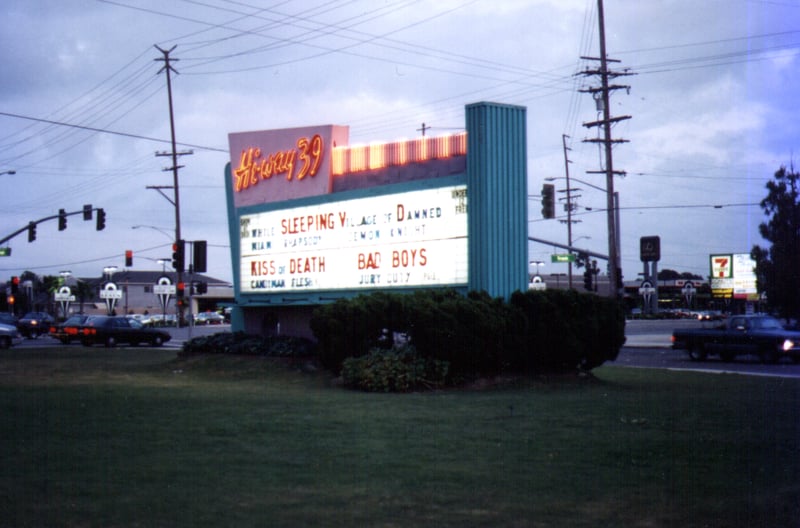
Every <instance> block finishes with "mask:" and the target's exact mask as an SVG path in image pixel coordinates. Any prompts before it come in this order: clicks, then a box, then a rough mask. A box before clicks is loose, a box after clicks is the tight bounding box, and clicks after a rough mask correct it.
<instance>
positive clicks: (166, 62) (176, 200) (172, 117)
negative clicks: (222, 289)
mask: <svg viewBox="0 0 800 528" xmlns="http://www.w3.org/2000/svg"><path fill="white" fill-rule="evenodd" d="M175 47H176V46H172V47H171V48H170V49H168V50H165V49H161V48H160V47H158V46H155V48H156V49H157V50H158V51H160V52H161V53H162V54H163V55H164V57H163V58H158V59H154V60H156V61H163V62H164V66H163V67H162V68H161V69H160V70H159V71H158V73H161V72H166V73H167V97H168V100H169V129H170V139H171V141H172V152H171V153H165V152H157V153H156V156H171V157H172V167H170V168H169V169H166V170H172V189H173V199H172V200H170V201H171V203H172V205H174V206H175V247H177V245H178V244H179V243H180V242H179V241H180V240H181V201H180V192H179V187H178V169H180V168H181V167H182V166H181V165H178V156H181V155H184V154H191V152H178V151H177V148H176V142H175V114H174V111H173V108H172V77H171V75H170V74H171V72H175V73H178V72H177V71H176V70H175V69H174V68H173V67H172V65H171V64H170V60H173V61H177V60H179V59H170V56H169V54H170V53H171V52H172V51H173V50H174V49H175ZM154 188H155V189H157V190H158V192H159V193H161V194H162V196H165V197H166V195H164V194H163V193H162V192H161V189H162V188H165V187H154ZM167 199H168V200H169V198H167ZM175 272H176V274H177V281H176V282H177V283H181V282H183V267H182V266H181V267H179V268H178V269H176V270H175ZM182 316H183V311H182V310H179V313H178V326H180V324H181V323H180V320H181V318H182Z"/></svg>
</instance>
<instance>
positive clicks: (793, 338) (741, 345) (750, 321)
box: [672, 315, 800, 363]
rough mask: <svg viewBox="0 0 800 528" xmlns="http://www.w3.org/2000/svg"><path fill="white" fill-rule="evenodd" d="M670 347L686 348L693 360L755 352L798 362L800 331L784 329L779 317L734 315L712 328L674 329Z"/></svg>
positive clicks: (771, 359) (764, 358)
mask: <svg viewBox="0 0 800 528" xmlns="http://www.w3.org/2000/svg"><path fill="white" fill-rule="evenodd" d="M672 348H673V349H676V350H686V352H687V353H688V354H689V357H690V358H691V359H692V360H694V361H702V360H704V359H706V358H707V357H708V356H710V355H719V357H720V358H721V359H722V360H723V361H732V360H733V359H734V358H735V357H736V356H743V355H757V356H759V357H761V361H763V362H764V363H775V362H777V361H778V360H779V359H781V358H782V357H789V358H791V359H792V360H793V361H794V362H800V332H793V331H790V330H785V329H784V328H783V325H781V323H780V321H778V320H777V319H776V318H774V317H771V316H768V315H735V316H732V317H729V318H728V320H727V322H726V323H725V324H723V325H721V326H715V327H713V328H693V329H676V330H674V331H673V332H672Z"/></svg>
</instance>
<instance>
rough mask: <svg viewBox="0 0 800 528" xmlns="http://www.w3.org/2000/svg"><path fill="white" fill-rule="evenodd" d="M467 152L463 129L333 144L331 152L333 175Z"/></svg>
mask: <svg viewBox="0 0 800 528" xmlns="http://www.w3.org/2000/svg"><path fill="white" fill-rule="evenodd" d="M466 154H467V133H466V132H461V133H459V134H452V135H446V136H436V137H421V138H417V139H410V140H403V141H396V142H394V143H374V144H371V145H369V146H368V147H367V146H364V145H352V146H347V147H335V148H334V149H333V154H332V156H333V157H332V159H333V161H332V169H331V170H332V171H333V175H334V176H342V175H344V174H351V173H354V172H362V171H365V170H378V169H383V168H386V167H391V166H399V165H406V164H408V163H419V162H424V161H429V160H433V159H445V158H452V157H455V156H465V155H466Z"/></svg>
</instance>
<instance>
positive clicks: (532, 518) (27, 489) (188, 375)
mask: <svg viewBox="0 0 800 528" xmlns="http://www.w3.org/2000/svg"><path fill="white" fill-rule="evenodd" d="M594 374H595V376H594V377H593V378H591V377H590V378H582V379H537V380H525V381H519V380H517V381H509V382H507V383H504V384H502V385H501V386H493V387H490V388H485V387H484V388H469V389H461V390H451V391H442V392H430V393H416V394H366V393H359V392H351V391H348V390H345V389H342V388H338V387H336V386H335V385H333V384H332V383H331V382H330V379H329V378H328V377H327V376H326V375H325V374H324V373H313V374H304V373H300V372H297V371H294V370H292V369H290V368H288V367H286V366H281V365H278V364H275V363H272V362H270V361H267V360H263V359H256V358H232V357H205V358H194V359H190V360H178V359H176V358H175V352H174V351H169V350H164V349H160V350H148V349H115V350H107V349H98V348H95V349H85V348H82V347H64V348H61V349H48V350H45V349H12V350H10V351H4V352H3V355H2V357H0V427H1V429H0V457H2V462H1V463H0V526H2V527H6V526H8V527H18V526H19V527H21V526H37V527H38V526H81V527H83V526H102V527H115V526H146V527H154V526H170V527H183V526H186V527H198V526H236V527H241V526H254V527H255V526H258V527H263V526H281V527H283V526H348V527H349V526H398V527H401V526H402V527H406V526H437V527H447V526H454V527H456V526H457V527H464V526H487V527H488V526H491V527H499V526H503V527H505V526H534V527H546V526H553V527H593V528H594V527H602V526H608V527H621V526H625V527H637V526H641V527H661V526H674V527H681V528H685V527H695V526H696V527H705V526H712V527H717V526H719V527H722V526H747V527H762V526H763V527H780V526H787V527H788V526H797V523H798V520H799V519H800V506H799V505H800V447H799V445H800V420H798V413H797V409H798V404H800V382H798V381H796V380H786V379H775V378H755V377H752V378H751V377H743V376H734V375H712V374H700V373H697V374H693V373H687V372H667V371H651V370H636V369H624V368H618V367H603V368H599V369H597V370H596V371H595V372H594Z"/></svg>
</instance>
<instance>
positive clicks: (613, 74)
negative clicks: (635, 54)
mask: <svg viewBox="0 0 800 528" xmlns="http://www.w3.org/2000/svg"><path fill="white" fill-rule="evenodd" d="M597 19H598V24H599V33H600V57H581V58H582V59H586V60H594V61H599V62H600V68H599V69H597V70H589V69H587V70H586V71H584V72H582V73H583V74H584V75H597V76H599V77H600V86H599V87H591V88H587V89H585V90H580V91H581V92H584V93H591V94H592V97H593V98H594V100H595V102H596V103H597V105H598V107H599V106H601V105H602V112H603V118H602V119H600V120H597V121H591V122H588V123H584V124H583V126H585V127H587V128H591V127H602V129H603V137H602V138H595V139H585V140H584V141H585V142H588V143H602V144H603V146H604V148H605V170H603V171H587V172H589V173H594V174H605V175H606V211H607V215H606V216H607V223H608V288H609V296H610V297H614V298H616V297H618V296H619V292H620V290H621V288H622V283H621V280H622V272H621V268H620V256H619V235H618V232H619V222H618V221H617V218H618V216H617V215H618V212H617V208H618V199H617V193H615V192H614V175H616V174H619V175H624V174H625V172H624V171H615V170H614V159H613V152H612V150H613V145H614V143H627V141H628V140H626V139H613V138H612V137H611V126H612V125H614V124H616V123H618V122H620V121H624V120H626V119H630V118H631V116H628V115H626V116H617V117H612V116H611V110H610V108H611V106H610V104H609V99H610V94H611V91H612V90H619V89H623V88H624V89H626V90H630V86H626V85H618V84H609V79H615V78H617V77H620V76H624V75H633V74H632V73H630V72H628V71H627V70H625V71H612V70H609V68H608V63H610V62H619V61H618V60H613V59H609V58H608V57H607V54H606V30H605V16H604V13H603V0H597ZM599 110H600V109H599V108H598V111H599Z"/></svg>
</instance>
